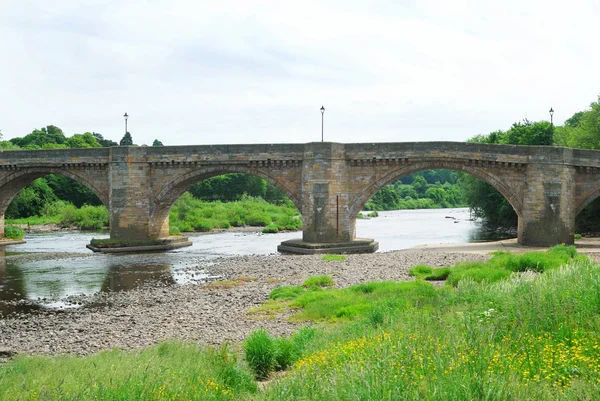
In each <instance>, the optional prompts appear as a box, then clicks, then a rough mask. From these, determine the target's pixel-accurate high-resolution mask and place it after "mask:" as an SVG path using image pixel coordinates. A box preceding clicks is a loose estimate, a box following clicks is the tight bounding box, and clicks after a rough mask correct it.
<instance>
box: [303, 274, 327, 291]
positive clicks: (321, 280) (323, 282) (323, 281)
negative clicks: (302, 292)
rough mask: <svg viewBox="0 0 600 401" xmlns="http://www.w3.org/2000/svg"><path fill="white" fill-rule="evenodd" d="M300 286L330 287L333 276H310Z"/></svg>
mask: <svg viewBox="0 0 600 401" xmlns="http://www.w3.org/2000/svg"><path fill="white" fill-rule="evenodd" d="M302 286H303V287H305V288H308V287H331V286H333V278H331V276H312V277H309V278H307V279H306V280H305V281H304V283H302Z"/></svg>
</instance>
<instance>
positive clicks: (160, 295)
mask: <svg viewBox="0 0 600 401" xmlns="http://www.w3.org/2000/svg"><path fill="white" fill-rule="evenodd" d="M321 258H322V257H321V256H317V255H314V256H281V255H272V256H248V257H238V258H223V259H219V260H217V262H216V264H215V265H214V266H212V267H210V268H209V269H208V273H209V274H211V275H219V276H220V278H221V279H222V280H226V282H223V283H222V284H220V283H219V282H213V283H212V284H211V283H209V284H206V283H203V284H189V285H181V286H178V285H174V286H173V285H172V286H146V287H143V288H139V289H135V290H132V291H127V292H114V293H99V294H95V295H93V296H78V297H70V299H69V302H71V303H72V304H75V305H77V304H81V306H79V307H77V308H68V309H65V310H58V311H57V310H53V309H49V308H48V309H41V310H40V311H37V312H28V313H19V314H11V315H9V316H8V317H6V318H5V319H2V320H0V334H1V335H0V348H3V349H6V350H9V351H10V352H15V353H25V354H51V355H54V354H64V353H68V354H77V355H89V354H93V353H96V352H98V351H100V350H104V349H111V348H120V349H137V348H143V347H147V346H149V345H151V344H155V343H158V342H161V341H164V340H167V339H180V340H191V341H196V342H198V343H201V344H222V343H224V342H227V341H229V342H238V341H240V340H242V339H243V338H245V337H246V336H247V335H248V334H249V333H251V332H252V331H253V330H255V329H256V328H260V327H264V328H266V329H267V330H269V332H270V333H273V334H278V335H279V334H286V333H291V332H293V331H294V330H296V329H297V326H296V325H294V324H292V323H290V322H288V320H287V317H288V315H283V316H278V317H277V318H274V319H270V318H269V319H264V318H261V317H259V316H256V315H252V314H249V313H248V311H249V310H250V309H251V308H253V307H256V306H259V305H260V304H262V302H264V301H265V300H266V299H268V295H269V293H270V291H271V290H272V289H273V288H275V287H276V286H278V285H298V284H301V283H302V282H303V281H304V280H305V279H306V278H307V277H310V276H314V275H324V274H327V275H331V276H332V277H333V278H334V280H335V285H336V287H346V286H349V285H352V284H356V283H359V282H365V281H376V280H410V279H412V278H410V277H409V275H408V269H409V268H410V267H412V266H415V265H417V264H428V265H431V266H437V267H442V266H449V265H452V264H454V263H456V262H458V261H465V260H485V259H488V258H489V256H488V255H481V254H472V253H445V252H444V253H442V252H423V251H419V250H410V251H399V252H390V253H381V254H371V255H349V256H347V257H346V259H345V260H344V261H324V260H322V259H321Z"/></svg>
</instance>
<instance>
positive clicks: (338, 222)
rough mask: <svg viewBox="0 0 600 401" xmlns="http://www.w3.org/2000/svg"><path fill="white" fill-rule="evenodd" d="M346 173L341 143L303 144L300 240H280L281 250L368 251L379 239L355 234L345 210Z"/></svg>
mask: <svg viewBox="0 0 600 401" xmlns="http://www.w3.org/2000/svg"><path fill="white" fill-rule="evenodd" d="M348 180H349V176H348V170H347V166H346V158H345V148H344V145H343V144H339V143H330V142H315V143H309V144H306V145H305V149H304V161H303V165H302V210H301V211H302V216H303V221H302V223H303V228H302V239H301V240H299V239H298V240H288V241H284V242H282V243H281V245H279V246H278V247H277V250H278V251H279V252H282V253H298V254H315V253H369V252H375V251H376V250H377V249H378V247H379V243H378V242H377V241H374V240H373V239H370V238H355V233H356V228H355V223H356V218H355V216H354V217H353V216H351V214H350V210H349V207H348V205H349V199H350V193H349V190H350V188H351V185H349V182H348Z"/></svg>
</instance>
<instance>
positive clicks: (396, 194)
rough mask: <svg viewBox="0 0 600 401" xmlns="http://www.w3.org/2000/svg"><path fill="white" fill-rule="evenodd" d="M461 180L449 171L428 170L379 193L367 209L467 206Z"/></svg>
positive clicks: (370, 201)
mask: <svg viewBox="0 0 600 401" xmlns="http://www.w3.org/2000/svg"><path fill="white" fill-rule="evenodd" d="M459 177H460V174H459V173H458V172H456V171H450V170H425V171H421V172H419V173H415V174H412V175H409V176H406V177H403V178H402V179H400V180H398V181H396V182H394V183H393V184H390V185H387V186H385V187H384V188H382V189H381V190H380V191H379V192H377V193H376V194H375V195H374V196H373V197H372V198H371V199H370V200H369V201H368V202H367V203H366V204H365V206H364V209H365V210H372V211H377V210H397V209H434V208H448V207H461V206H465V205H466V203H465V202H466V200H465V196H464V188H463V186H464V185H463V184H462V182H461V181H460V180H459ZM434 180H435V181H434ZM357 217H358V218H361V216H357ZM369 217H377V216H376V215H369Z"/></svg>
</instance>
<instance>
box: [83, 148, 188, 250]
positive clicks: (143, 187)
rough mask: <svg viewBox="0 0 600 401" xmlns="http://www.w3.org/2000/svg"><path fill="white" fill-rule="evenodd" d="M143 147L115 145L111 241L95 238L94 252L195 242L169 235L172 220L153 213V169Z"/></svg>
mask: <svg viewBox="0 0 600 401" xmlns="http://www.w3.org/2000/svg"><path fill="white" fill-rule="evenodd" d="M144 154H145V150H144V148H140V147H113V148H111V150H110V156H111V160H110V164H109V172H108V174H109V183H110V196H109V207H108V209H109V213H110V241H108V242H107V243H103V242H102V241H96V242H94V241H92V243H91V244H90V245H88V248H89V249H91V250H93V251H94V252H107V253H115V252H133V251H135V252H144V251H159V250H168V249H174V248H180V247H183V246H190V245H192V243H191V242H190V241H189V240H188V239H187V237H179V238H171V237H169V220H168V216H167V218H166V219H156V218H155V217H154V216H153V215H152V205H151V199H152V188H153V185H152V171H151V169H150V167H149V166H148V162H147V161H146V160H145V158H144Z"/></svg>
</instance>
